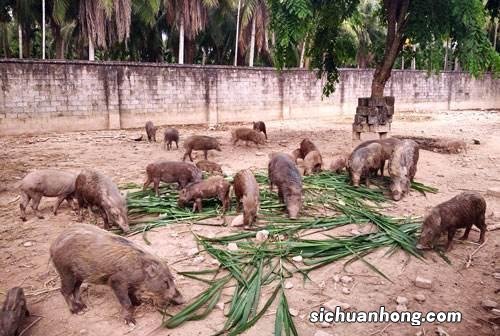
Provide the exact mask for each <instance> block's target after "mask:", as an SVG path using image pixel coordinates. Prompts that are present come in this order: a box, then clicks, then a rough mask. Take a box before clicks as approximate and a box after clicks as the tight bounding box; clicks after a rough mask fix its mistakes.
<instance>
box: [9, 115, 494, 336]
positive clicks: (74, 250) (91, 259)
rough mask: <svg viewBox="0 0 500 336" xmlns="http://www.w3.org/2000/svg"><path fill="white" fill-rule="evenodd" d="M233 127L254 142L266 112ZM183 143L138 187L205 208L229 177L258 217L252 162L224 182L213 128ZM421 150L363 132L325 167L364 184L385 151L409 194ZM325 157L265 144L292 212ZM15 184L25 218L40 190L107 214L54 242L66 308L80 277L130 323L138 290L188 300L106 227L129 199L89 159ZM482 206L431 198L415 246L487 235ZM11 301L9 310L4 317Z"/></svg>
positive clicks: (161, 299) (164, 299) (164, 300)
mask: <svg viewBox="0 0 500 336" xmlns="http://www.w3.org/2000/svg"><path fill="white" fill-rule="evenodd" d="M146 134H147V137H148V140H149V141H156V127H155V126H154V125H153V123H152V122H148V123H147V124H146ZM231 137H232V138H231V141H232V143H233V145H236V144H237V142H238V141H243V142H246V144H247V145H248V144H249V142H253V143H254V144H255V145H257V147H258V146H259V145H263V144H265V142H266V140H267V132H266V127H265V124H264V123H263V122H262V121H259V122H255V123H253V128H243V127H242V128H237V129H234V130H232V132H231ZM174 142H175V144H176V147H177V148H179V145H178V142H179V132H178V131H177V130H176V129H173V128H168V129H166V130H165V132H164V148H165V149H167V150H171V149H172V144H173V143H174ZM184 148H185V154H184V156H183V161H167V160H160V161H156V162H153V163H150V164H148V165H147V167H146V181H145V183H144V189H147V188H148V187H149V185H150V184H151V182H152V183H153V184H154V191H155V193H156V195H157V196H159V194H160V190H159V186H160V182H164V183H177V184H178V189H179V196H178V206H179V207H185V206H187V205H189V204H191V203H192V204H193V211H202V200H203V199H208V198H217V199H218V200H220V202H221V203H222V207H223V210H224V211H226V210H228V209H229V207H230V204H231V193H230V189H231V187H232V188H233V190H234V195H235V197H236V201H237V211H240V209H241V208H242V209H243V210H242V212H243V222H242V224H241V225H243V226H246V227H250V226H252V225H253V224H254V222H255V221H256V219H257V214H258V211H259V203H260V198H259V186H258V184H257V181H256V179H255V177H254V175H253V173H252V172H251V171H250V170H249V169H244V170H241V171H239V172H237V173H236V174H235V176H234V177H233V181H232V183H230V182H228V181H227V180H226V179H225V178H224V177H223V176H222V174H221V173H222V169H221V167H220V165H219V164H217V163H215V162H212V161H208V151H210V150H217V151H221V147H220V144H219V142H218V140H217V139H216V138H213V137H210V136H204V135H194V136H190V137H188V138H187V139H186V140H185V141H184ZM193 150H196V151H203V152H204V158H205V159H204V160H201V161H199V162H197V163H196V164H193V163H191V162H185V160H186V158H189V159H190V160H191V161H193V159H192V156H191V153H192V151H193ZM418 158H419V148H418V145H417V143H416V142H414V141H412V140H398V139H395V138H387V139H381V140H371V141H366V142H363V143H361V144H360V145H358V146H357V147H356V148H355V149H354V150H353V151H352V153H350V155H341V156H337V157H334V158H333V160H332V162H331V165H330V167H329V169H330V170H332V171H333V172H336V173H340V172H341V171H342V170H344V169H346V170H347V172H348V173H349V178H350V180H351V183H352V185H353V186H355V187H358V186H359V184H360V180H361V179H362V178H364V181H365V183H366V185H367V186H369V183H370V182H369V180H370V178H372V177H374V176H376V175H377V174H378V172H379V171H380V175H383V174H384V166H385V163H386V161H388V172H389V176H390V179H391V183H390V195H391V197H392V198H393V200H395V201H398V200H400V199H402V198H403V197H405V196H406V195H407V194H408V191H409V189H410V185H411V181H412V180H413V178H414V176H415V173H416V171H417V163H418ZM299 159H301V160H302V166H303V171H301V170H300V168H299V166H298V163H297V162H298V160H299ZM323 166H324V165H323V158H322V155H321V152H320V151H319V149H318V148H317V147H316V146H315V145H314V143H313V142H311V141H310V140H309V139H304V140H302V141H301V143H300V145H299V148H297V149H296V150H294V151H293V152H292V153H291V154H289V153H272V154H270V156H269V164H268V177H269V186H270V189H271V191H272V190H273V187H274V186H276V187H277V189H278V196H279V199H280V201H281V202H282V203H284V205H285V206H286V211H287V215H288V216H289V218H291V219H294V218H297V217H298V216H299V214H300V211H301V207H302V203H303V200H302V197H303V188H302V175H309V174H314V173H317V172H320V171H321V170H322V169H323ZM203 171H205V172H208V173H210V175H209V177H208V178H206V179H203V174H202V172H203ZM19 189H20V191H21V204H20V211H21V219H22V220H23V221H25V220H26V208H27V206H28V204H29V203H30V202H31V208H32V209H33V211H34V213H35V215H36V216H37V217H38V218H43V216H42V214H41V212H40V211H39V210H38V205H39V203H40V199H41V198H42V196H45V197H57V200H56V203H55V205H54V208H53V213H54V215H56V214H57V210H58V207H59V206H60V204H61V203H62V202H63V201H64V200H66V201H67V202H68V203H69V204H70V205H71V207H72V208H73V209H74V210H78V214H79V220H80V221H82V220H83V216H84V210H85V209H90V210H91V211H93V212H95V213H97V214H99V215H100V216H101V217H102V219H103V222H104V229H105V230H102V229H100V228H97V227H96V226H94V225H87V224H79V225H73V226H71V227H70V228H68V229H66V230H64V231H63V232H62V233H61V234H60V235H59V236H58V237H57V238H56V240H55V241H54V242H53V243H52V245H51V247H50V257H51V260H52V262H53V264H54V266H55V268H56V270H57V272H58V273H59V276H60V278H61V293H62V295H63V297H64V299H65V300H66V303H67V305H68V307H69V309H70V311H71V312H72V313H79V312H81V311H83V310H84V309H85V308H86V306H85V304H84V303H83V302H82V300H81V297H80V286H81V284H82V282H83V281H86V282H89V283H96V284H107V285H109V286H110V287H111V288H112V290H113V291H114V293H115V295H116V297H117V298H118V300H119V302H120V304H121V305H122V307H123V308H124V315H123V317H124V319H125V321H126V323H135V320H134V308H135V307H136V306H138V305H140V304H141V302H142V301H144V300H150V301H153V302H154V303H155V304H156V305H158V306H166V305H167V304H169V303H174V304H182V303H183V302H184V299H183V297H182V295H181V293H180V292H179V291H178V290H177V289H176V286H175V283H174V278H173V276H172V274H171V273H170V271H169V268H168V266H167V265H166V263H164V262H163V261H161V260H160V259H159V258H157V257H155V256H154V255H152V254H151V253H148V252H146V251H144V250H143V249H141V248H140V247H138V246H137V245H135V244H134V243H132V242H131V241H129V240H128V239H126V238H123V237H121V236H119V235H116V234H113V233H110V232H108V231H106V230H109V229H110V227H111V226H112V225H115V226H118V227H119V228H120V229H121V230H122V231H123V232H128V231H129V224H128V219H127V203H126V199H125V198H124V197H123V196H122V194H121V193H120V191H119V189H118V187H117V186H116V184H115V183H114V182H113V181H112V180H111V179H110V178H109V177H107V176H105V175H104V174H102V173H100V172H98V171H95V170H91V169H84V170H82V171H81V172H80V173H79V174H77V175H75V174H72V173H69V172H65V171H58V170H53V169H46V170H37V171H33V172H31V173H29V174H28V175H26V176H25V177H24V179H23V180H22V181H21V182H20V183H19ZM75 199H76V201H77V204H75ZM77 208H78V209H77ZM485 211H486V202H485V200H484V198H483V197H482V196H480V195H479V194H477V193H471V192H466V193H461V194H459V195H457V196H455V197H453V198H452V199H450V200H448V201H446V202H444V203H442V204H439V205H437V206H435V207H434V208H433V209H432V210H431V211H430V213H429V214H428V215H427V216H426V217H425V220H424V224H423V227H422V233H421V237H420V239H419V241H418V244H417V248H419V249H425V248H431V247H432V246H433V244H434V243H435V242H436V241H437V240H438V238H439V237H440V235H441V233H447V235H448V241H447V244H446V249H449V248H450V247H451V242H452V240H453V237H454V235H455V232H456V230H457V229H460V228H465V233H464V235H463V237H462V239H467V237H468V235H469V231H470V229H471V227H472V225H473V224H475V225H476V226H477V227H478V228H479V229H480V231H481V233H480V239H479V242H480V243H482V242H484V239H485V233H486V224H485ZM102 256H106V258H103V257H102ZM9 294H11V295H10V296H9V295H7V299H6V302H5V304H4V307H3V310H2V311H0V330H1V329H3V330H4V331H5V333H4V334H2V335H16V330H17V328H18V326H19V324H16V321H19V319H21V318H22V315H23V314H24V313H26V309H25V299H24V297H23V296H22V291H21V293H19V288H13V289H12V290H11V291H10V292H9ZM12 297H15V298H19V297H20V299H18V300H17V302H21V304H20V305H17V306H16V305H13V304H12V303H9V302H11V301H12ZM14 301H16V300H14ZM20 306H21V308H22V307H24V309H21V308H19V307H20ZM16 307H17V308H16ZM16 309H17V311H16ZM9 310H10V311H11V313H10V315H9V318H2V316H6V315H5V312H8V311H9ZM12 311H15V313H12ZM9 330H10V332H11V333H9Z"/></svg>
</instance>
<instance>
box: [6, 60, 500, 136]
mask: <svg viewBox="0 0 500 336" xmlns="http://www.w3.org/2000/svg"><path fill="white" fill-rule="evenodd" d="M372 75H373V70H359V69H343V70H341V80H340V83H339V84H338V85H337V90H336V91H335V94H333V95H332V96H330V97H328V98H326V97H322V95H321V92H322V91H321V90H322V86H323V83H322V81H321V80H318V79H317V78H316V74H315V73H314V72H312V71H307V70H300V69H290V70H285V71H282V72H278V71H276V70H274V69H271V68H245V67H238V68H235V67H229V66H203V67H202V66H196V65H182V66H180V65H166V64H142V63H141V64H139V63H122V62H85V61H68V62H65V61H36V60H0V86H1V94H0V134H2V135H5V134H28V133H42V132H62V131H76V130H99V129H117V128H131V127H142V126H143V125H144V123H145V122H146V121H147V120H151V121H153V122H154V123H155V124H158V125H175V124H206V123H208V124H215V123H218V122H234V121H251V120H273V119H290V118H316V117H317V118H320V117H322V118H324V117H328V118H332V119H335V118H339V117H342V116H351V115H354V112H355V109H356V105H357V98H358V97H363V96H367V95H369V93H370V85H371V79H372ZM386 94H388V95H394V96H396V111H407V110H456V109H476V108H481V109H494V108H500V81H499V80H497V79H494V78H493V77H492V76H491V75H489V74H487V75H485V76H484V77H483V78H480V79H473V78H472V77H470V76H469V75H467V74H465V73H460V72H444V73H440V74H438V75H431V76H428V74H427V73H426V72H424V71H398V70H395V71H393V74H392V77H391V80H390V82H389V83H388V84H387V87H386Z"/></svg>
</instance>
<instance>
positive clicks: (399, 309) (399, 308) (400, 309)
mask: <svg viewBox="0 0 500 336" xmlns="http://www.w3.org/2000/svg"><path fill="white" fill-rule="evenodd" d="M407 310H408V307H406V305H404V304H398V305H397V306H396V311H397V312H400V313H401V312H404V311H407Z"/></svg>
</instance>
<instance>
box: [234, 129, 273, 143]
mask: <svg viewBox="0 0 500 336" xmlns="http://www.w3.org/2000/svg"><path fill="white" fill-rule="evenodd" d="M239 140H241V141H245V143H246V145H247V146H248V142H249V141H251V142H253V143H254V144H255V145H256V146H257V148H259V145H263V144H265V143H266V140H265V138H264V135H263V134H262V133H260V132H258V131H254V130H253V129H250V128H245V127H241V128H237V129H234V130H232V131H231V141H232V142H233V146H234V145H236V143H237V142H238V141H239Z"/></svg>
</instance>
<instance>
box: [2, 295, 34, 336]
mask: <svg viewBox="0 0 500 336" xmlns="http://www.w3.org/2000/svg"><path fill="white" fill-rule="evenodd" d="M29 315H30V313H29V311H28V308H27V305H26V297H25V296H24V291H23V289H22V288H20V287H14V288H11V289H9V290H8V291H7V293H6V296H5V301H4V303H3V306H2V309H1V310H0V336H17V335H19V334H20V333H21V326H22V323H23V320H24V319H25V318H26V317H27V316H29Z"/></svg>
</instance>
